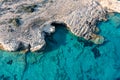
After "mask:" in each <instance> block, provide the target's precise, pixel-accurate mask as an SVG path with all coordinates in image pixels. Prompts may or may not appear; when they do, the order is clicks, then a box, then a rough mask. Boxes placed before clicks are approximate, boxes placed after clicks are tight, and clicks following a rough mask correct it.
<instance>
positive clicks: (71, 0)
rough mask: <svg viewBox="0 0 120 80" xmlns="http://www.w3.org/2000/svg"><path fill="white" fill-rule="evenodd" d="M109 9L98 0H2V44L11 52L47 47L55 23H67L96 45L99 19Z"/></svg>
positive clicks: (0, 43)
mask: <svg viewBox="0 0 120 80" xmlns="http://www.w3.org/2000/svg"><path fill="white" fill-rule="evenodd" d="M105 15H106V11H105V10H104V8H103V7H102V6H101V5H100V4H99V2H98V1H95V0H85V1H83V0H34V1H32V2H31V0H27V1H24V0H2V1H0V36H1V37H0V46H1V48H2V49H4V50H7V51H16V50H19V49H29V50H31V51H37V50H40V49H42V48H43V47H44V46H45V44H46V43H45V40H44V38H45V35H46V33H47V34H51V33H53V32H54V31H55V26H52V25H51V24H52V23H64V24H66V26H67V27H68V28H69V29H70V31H71V32H72V33H73V34H75V35H77V36H79V37H83V38H85V39H86V40H91V41H92V42H94V43H96V44H101V43H103V41H104V38H103V37H102V36H99V35H97V34H95V32H96V29H97V28H96V26H95V25H96V22H97V21H99V20H102V19H104V18H105Z"/></svg>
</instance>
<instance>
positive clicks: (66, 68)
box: [0, 13, 120, 80]
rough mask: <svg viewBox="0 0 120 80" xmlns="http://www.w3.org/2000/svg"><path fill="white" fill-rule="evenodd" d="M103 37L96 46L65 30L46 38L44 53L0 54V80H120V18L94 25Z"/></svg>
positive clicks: (115, 16)
mask: <svg viewBox="0 0 120 80" xmlns="http://www.w3.org/2000/svg"><path fill="white" fill-rule="evenodd" d="M97 26H98V27H99V29H100V32H99V34H100V35H102V36H104V38H105V42H104V44H102V45H95V44H93V43H91V42H89V41H86V40H84V39H82V38H78V37H76V36H74V35H73V34H72V33H70V31H68V30H67V29H66V27H64V26H61V25H58V26H56V32H55V33H54V34H53V35H52V36H48V37H47V38H46V44H47V45H46V48H45V50H44V51H41V52H40V51H39V52H34V53H31V52H28V53H26V54H22V53H20V52H6V51H2V50H1V51H0V80H120V14H118V13H111V14H109V15H108V21H105V22H100V23H99V24H98V25H97Z"/></svg>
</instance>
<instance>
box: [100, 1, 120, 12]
mask: <svg viewBox="0 0 120 80" xmlns="http://www.w3.org/2000/svg"><path fill="white" fill-rule="evenodd" d="M98 1H99V3H100V4H101V5H102V7H103V8H107V11H109V12H119V13H120V0H98Z"/></svg>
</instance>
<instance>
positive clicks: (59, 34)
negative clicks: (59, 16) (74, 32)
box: [44, 22, 69, 52]
mask: <svg viewBox="0 0 120 80" xmlns="http://www.w3.org/2000/svg"><path fill="white" fill-rule="evenodd" d="M51 25H53V26H55V32H54V33H52V34H51V35H46V37H45V41H46V47H45V50H44V52H49V51H53V50H56V49H58V48H60V46H61V45H66V35H67V34H68V32H69V31H68V29H67V26H66V24H64V23H55V22H53V23H52V24H51Z"/></svg>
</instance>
